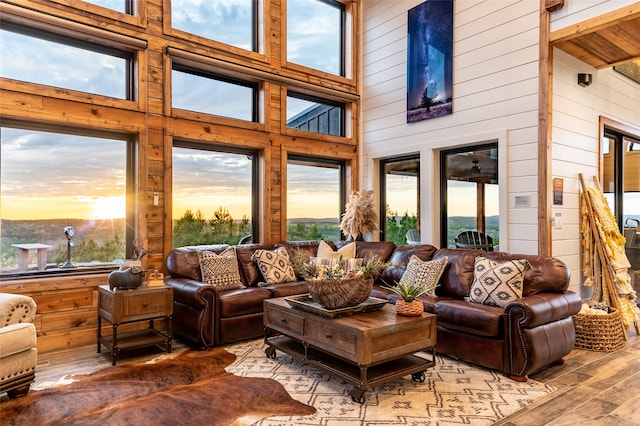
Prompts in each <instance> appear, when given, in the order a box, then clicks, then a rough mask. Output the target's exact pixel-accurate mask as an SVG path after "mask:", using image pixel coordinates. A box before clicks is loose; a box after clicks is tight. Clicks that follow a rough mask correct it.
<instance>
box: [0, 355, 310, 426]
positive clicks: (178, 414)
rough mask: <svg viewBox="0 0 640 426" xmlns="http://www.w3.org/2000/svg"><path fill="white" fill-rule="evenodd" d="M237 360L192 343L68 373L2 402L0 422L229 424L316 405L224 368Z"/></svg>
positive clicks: (301, 411) (299, 412) (271, 382)
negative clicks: (148, 358)
mask: <svg viewBox="0 0 640 426" xmlns="http://www.w3.org/2000/svg"><path fill="white" fill-rule="evenodd" d="M234 360H235V356H234V355H233V354H231V353H229V352H228V351H226V350H224V349H223V348H213V349H209V350H205V351H193V350H190V351H186V352H182V353H180V354H172V355H167V356H163V357H161V358H160V359H159V360H157V361H156V362H151V363H149V362H132V363H123V364H121V365H119V366H116V367H110V368H106V369H104V370H100V371H98V372H96V373H92V374H87V375H78V376H72V377H71V378H70V379H71V380H74V381H72V382H71V383H69V380H67V379H68V378H67V379H65V378H63V379H65V380H64V382H66V383H67V384H64V385H58V386H55V385H54V386H52V387H50V388H46V389H43V390H32V391H31V392H29V394H28V395H26V396H23V397H20V398H16V399H13V400H9V401H5V402H2V403H1V404H0V424H2V425H5V424H6V425H118V426H120V425H122V426H124V425H140V426H145V425H154V426H155V425H191V424H193V425H224V426H227V425H233V424H250V423H254V422H256V421H257V420H259V419H262V418H264V417H267V416H273V415H287V416H292V415H294V414H296V415H309V414H312V413H314V412H315V409H314V408H312V407H310V406H308V405H305V404H302V403H300V402H298V401H296V400H294V399H292V398H291V397H290V396H289V395H288V394H287V392H286V391H285V390H284V388H283V386H282V385H281V384H280V383H278V382H277V381H275V380H272V379H269V378H254V377H239V376H236V375H233V374H231V373H228V372H226V371H225V367H227V366H228V365H229V364H231V363H232V362H233V361H234ZM36 374H37V372H36Z"/></svg>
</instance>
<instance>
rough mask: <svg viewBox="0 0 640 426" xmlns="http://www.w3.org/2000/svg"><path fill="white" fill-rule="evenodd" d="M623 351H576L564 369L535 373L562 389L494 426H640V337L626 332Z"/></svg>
mask: <svg viewBox="0 0 640 426" xmlns="http://www.w3.org/2000/svg"><path fill="white" fill-rule="evenodd" d="M627 337H628V340H627V342H626V344H625V346H624V347H623V348H622V349H619V350H617V351H614V352H592V351H585V350H581V349H574V350H573V351H572V352H571V353H570V354H569V355H567V356H566V357H565V361H566V362H565V363H564V364H563V365H554V366H552V367H550V368H547V369H545V370H542V371H540V372H538V373H536V374H532V375H531V376H530V377H531V379H534V380H537V381H539V382H543V383H548V384H550V385H551V386H554V387H555V388H557V390H556V391H555V392H553V393H551V394H550V395H548V396H546V397H545V398H542V399H540V400H539V401H536V402H535V403H534V404H531V405H529V406H527V407H525V408H524V409H523V410H520V411H519V412H517V413H515V414H513V415H511V416H509V417H507V418H505V419H502V420H501V421H499V422H497V423H495V425H503V426H511V425H518V426H525V425H531V426H533V425H535V426H538V425H553V426H561V425H567V426H569V425H571V426H574V425H581V426H586V425H599V426H607V425H616V426H631V425H640V337H638V336H637V335H636V333H635V331H634V330H631V331H629V332H628V333H627Z"/></svg>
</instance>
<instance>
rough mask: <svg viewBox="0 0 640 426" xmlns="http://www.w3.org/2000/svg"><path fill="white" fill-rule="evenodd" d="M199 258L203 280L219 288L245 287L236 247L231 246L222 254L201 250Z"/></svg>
mask: <svg viewBox="0 0 640 426" xmlns="http://www.w3.org/2000/svg"><path fill="white" fill-rule="evenodd" d="M198 260H199V261H200V270H201V271H202V282H203V283H205V284H211V285H212V286H214V287H215V288H216V289H218V290H232V289H236V288H244V285H243V284H242V282H241V281H240V272H239V271H238V259H237V258H236V248H235V247H229V248H228V249H226V250H225V251H223V252H222V253H220V254H217V253H214V252H212V251H199V252H198Z"/></svg>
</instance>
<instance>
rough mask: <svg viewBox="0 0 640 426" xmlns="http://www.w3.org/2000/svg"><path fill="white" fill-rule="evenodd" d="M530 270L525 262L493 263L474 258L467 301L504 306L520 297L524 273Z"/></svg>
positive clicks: (493, 261) (529, 266) (481, 258)
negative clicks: (471, 280) (471, 281)
mask: <svg viewBox="0 0 640 426" xmlns="http://www.w3.org/2000/svg"><path fill="white" fill-rule="evenodd" d="M528 269H531V264H530V263H529V262H528V261H527V260H525V259H520V260H507V261H499V262H498V261H495V260H489V259H487V258H485V257H481V256H480V257H478V258H476V263H475V267H474V270H473V283H472V284H471V291H470V292H469V300H470V301H471V302H475V303H481V304H483V305H491V306H501V307H504V306H506V305H507V304H508V303H509V302H511V301H513V300H516V299H519V298H521V297H522V286H523V283H524V273H525V271H527V270H528Z"/></svg>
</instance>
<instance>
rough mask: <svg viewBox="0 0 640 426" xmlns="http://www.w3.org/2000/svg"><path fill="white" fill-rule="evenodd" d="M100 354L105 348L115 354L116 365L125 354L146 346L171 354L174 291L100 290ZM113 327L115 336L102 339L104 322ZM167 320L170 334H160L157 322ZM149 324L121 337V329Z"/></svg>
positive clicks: (112, 358)
mask: <svg viewBox="0 0 640 426" xmlns="http://www.w3.org/2000/svg"><path fill="white" fill-rule="evenodd" d="M98 290H99V292H98V353H100V352H101V345H105V347H107V348H108V349H109V350H110V351H111V360H112V365H116V359H117V358H118V355H119V353H120V351H121V350H125V349H132V348H141V347H145V346H156V345H158V346H160V345H166V351H167V352H171V339H172V331H171V319H172V315H173V287H170V286H162V287H141V288H138V289H135V290H121V289H114V290H113V291H112V290H111V289H110V288H109V286H108V285H101V286H99V287H98ZM103 318H104V319H105V320H107V321H108V322H109V323H110V324H111V325H112V327H113V334H112V335H111V336H103V335H102V319H103ZM156 319H162V320H165V321H166V323H167V330H166V331H161V330H156V328H155V327H154V324H153V321H154V320H156ZM147 320H148V321H149V328H147V329H145V330H139V331H131V332H126V333H120V334H118V327H119V326H120V325H122V324H129V323H134V322H139V321H147Z"/></svg>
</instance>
